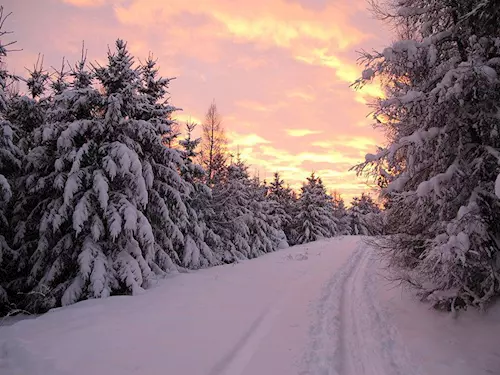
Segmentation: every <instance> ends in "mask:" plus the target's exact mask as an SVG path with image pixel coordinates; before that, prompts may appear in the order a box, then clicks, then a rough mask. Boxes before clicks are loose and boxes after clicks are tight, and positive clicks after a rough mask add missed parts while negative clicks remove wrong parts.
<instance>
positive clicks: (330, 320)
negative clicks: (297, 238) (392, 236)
mask: <svg viewBox="0 0 500 375" xmlns="http://www.w3.org/2000/svg"><path fill="white" fill-rule="evenodd" d="M362 255H363V254H362V251H361V250H360V248H359V247H358V248H357V249H356V250H354V251H353V253H352V255H351V256H350V257H349V259H348V260H347V262H346V264H345V265H343V266H342V268H341V269H340V270H338V271H337V272H335V274H334V275H333V277H332V278H331V279H330V280H329V281H328V282H327V284H326V285H325V286H324V287H323V290H322V292H321V296H320V299H319V301H318V304H317V305H316V306H315V310H316V319H315V321H314V322H313V324H312V325H311V327H310V330H309V336H310V343H309V345H308V350H307V351H306V353H305V354H304V357H303V360H302V361H303V367H304V369H303V370H302V371H300V373H299V374H300V375H339V374H340V371H341V361H340V360H339V358H341V354H340V353H341V351H342V348H341V346H340V343H341V340H340V339H339V334H340V332H341V325H342V321H341V303H340V302H341V300H342V294H343V288H342V286H343V284H344V283H345V281H346V279H347V278H348V277H349V276H350V274H351V273H352V272H353V270H354V268H355V267H356V264H357V263H358V262H359V259H360V258H361V256H362ZM360 375H361V374H360Z"/></svg>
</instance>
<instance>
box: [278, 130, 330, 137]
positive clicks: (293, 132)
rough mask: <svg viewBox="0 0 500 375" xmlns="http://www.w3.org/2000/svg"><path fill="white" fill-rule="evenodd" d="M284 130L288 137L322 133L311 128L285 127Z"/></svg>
mask: <svg viewBox="0 0 500 375" xmlns="http://www.w3.org/2000/svg"><path fill="white" fill-rule="evenodd" d="M285 131H286V133H287V134H288V135H289V136H290V137H305V136H307V135H312V134H321V133H322V131H320V130H311V129H285Z"/></svg>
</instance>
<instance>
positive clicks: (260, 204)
mask: <svg viewBox="0 0 500 375" xmlns="http://www.w3.org/2000/svg"><path fill="white" fill-rule="evenodd" d="M250 182H251V183H250V185H249V187H248V189H249V198H250V210H251V211H252V217H251V221H250V225H249V227H250V245H251V248H252V252H253V253H262V254H263V253H269V252H272V251H275V250H276V249H278V248H279V249H283V248H287V247H288V242H287V239H286V236H285V233H284V231H283V229H282V226H281V218H282V217H280V215H279V213H278V212H277V211H276V210H275V207H276V205H275V202H274V201H272V200H270V199H268V198H267V186H266V185H265V183H261V182H260V180H259V178H258V177H254V178H252V179H251V180H250Z"/></svg>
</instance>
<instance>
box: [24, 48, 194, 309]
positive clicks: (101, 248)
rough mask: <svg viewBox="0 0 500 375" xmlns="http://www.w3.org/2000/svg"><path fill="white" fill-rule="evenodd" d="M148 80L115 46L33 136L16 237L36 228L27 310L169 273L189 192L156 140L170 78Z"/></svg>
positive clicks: (165, 118) (81, 73) (172, 155)
mask: <svg viewBox="0 0 500 375" xmlns="http://www.w3.org/2000/svg"><path fill="white" fill-rule="evenodd" d="M150 68H151V69H152V67H150ZM151 74H152V73H151V71H149V72H148V67H147V66H146V67H144V68H141V67H135V66H134V60H133V58H132V57H131V56H130V54H129V52H128V51H127V48H126V44H125V43H124V42H123V41H121V40H118V41H117V42H116V52H111V51H110V52H109V53H108V64H107V65H106V66H104V67H102V66H98V67H96V68H94V69H93V71H91V72H89V71H87V70H86V69H85V61H84V59H82V62H80V63H79V64H78V65H77V67H76V68H75V70H74V72H73V73H72V75H73V80H72V83H71V85H70V86H69V87H68V88H66V89H64V90H63V91H62V92H61V93H60V94H59V95H56V96H55V98H54V100H53V101H52V106H51V108H50V111H49V113H48V120H47V122H46V123H45V124H44V125H43V126H41V127H40V128H39V129H37V130H36V131H35V140H36V144H38V145H39V146H37V147H35V148H34V149H33V150H31V151H30V153H29V155H28V172H29V173H30V174H29V175H28V177H27V179H26V185H27V188H28V192H29V194H30V196H29V197H28V199H35V198H36V199H37V200H38V202H39V203H38V204H37V206H36V207H35V208H34V209H33V210H32V211H31V212H29V214H28V215H27V216H26V218H25V223H24V227H25V228H24V229H25V230H24V237H27V238H24V239H22V238H20V239H19V240H20V242H21V243H30V241H31V239H32V238H36V237H35V233H33V230H32V229H33V227H34V226H35V223H39V226H38V238H37V239H36V240H35V241H34V242H35V244H34V245H35V246H28V255H29V259H30V263H29V267H28V268H29V273H28V275H27V277H26V278H25V282H24V289H26V291H27V292H35V293H29V294H28V298H27V301H26V302H25V305H27V307H29V308H30V309H31V310H44V309H47V308H50V307H52V306H56V305H59V304H63V305H66V304H70V303H74V302H76V301H78V300H80V299H85V298H98V297H105V296H108V295H109V294H111V293H129V292H132V293H136V292H138V291H140V290H141V289H142V288H143V287H147V286H148V285H149V284H150V283H151V282H152V281H153V279H154V274H155V273H156V274H163V272H164V271H168V270H172V269H175V268H176V267H175V264H174V262H176V261H179V258H180V256H179V255H182V252H183V251H184V244H185V243H184V240H185V238H184V236H183V234H182V231H181V229H182V226H183V225H185V224H186V223H187V221H188V214H187V209H186V206H185V205H184V202H183V196H185V195H188V194H189V191H190V185H189V184H188V183H187V182H185V180H183V179H182V178H181V177H180V174H179V170H180V166H181V165H182V158H181V157H180V155H179V152H178V151H176V150H172V149H168V148H167V147H166V146H165V145H164V144H163V142H162V135H163V134H164V133H165V132H167V131H168V129H169V123H170V120H169V118H170V114H171V113H172V111H174V110H175V108H174V107H172V106H170V105H169V104H168V103H166V102H162V101H161V98H162V97H163V95H164V94H165V92H166V87H167V85H168V81H169V80H164V79H161V78H158V79H155V78H154V77H152V76H151ZM94 80H95V81H97V82H98V83H99V84H100V86H101V87H102V90H100V91H98V90H97V89H96V88H95V86H94V85H93V81H94ZM28 206H29V204H28ZM26 224H30V225H26ZM22 227H23V223H22V222H20V226H19V228H20V229H22ZM21 233H23V231H22V230H19V234H21ZM19 237H22V236H21V235H19ZM38 292H41V293H42V294H43V297H42V298H36V296H39V295H41V294H39V293H38Z"/></svg>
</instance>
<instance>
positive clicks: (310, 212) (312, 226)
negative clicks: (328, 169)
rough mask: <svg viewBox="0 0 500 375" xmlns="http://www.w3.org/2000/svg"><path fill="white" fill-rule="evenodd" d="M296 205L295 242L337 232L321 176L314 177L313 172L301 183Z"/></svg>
mask: <svg viewBox="0 0 500 375" xmlns="http://www.w3.org/2000/svg"><path fill="white" fill-rule="evenodd" d="M297 206H298V207H297V211H298V213H297V215H296V218H295V228H296V231H297V241H296V243H298V244H303V243H308V242H312V241H316V240H319V239H323V238H328V237H333V236H335V235H337V234H338V228H337V220H336V218H335V216H334V213H333V205H332V202H331V197H330V196H329V195H328V194H327V193H326V189H325V187H324V186H323V182H322V181H321V178H319V177H316V176H315V174H314V172H313V173H312V174H311V176H310V177H308V178H307V182H306V183H305V184H303V186H302V188H301V194H300V197H299V200H298V202H297Z"/></svg>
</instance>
